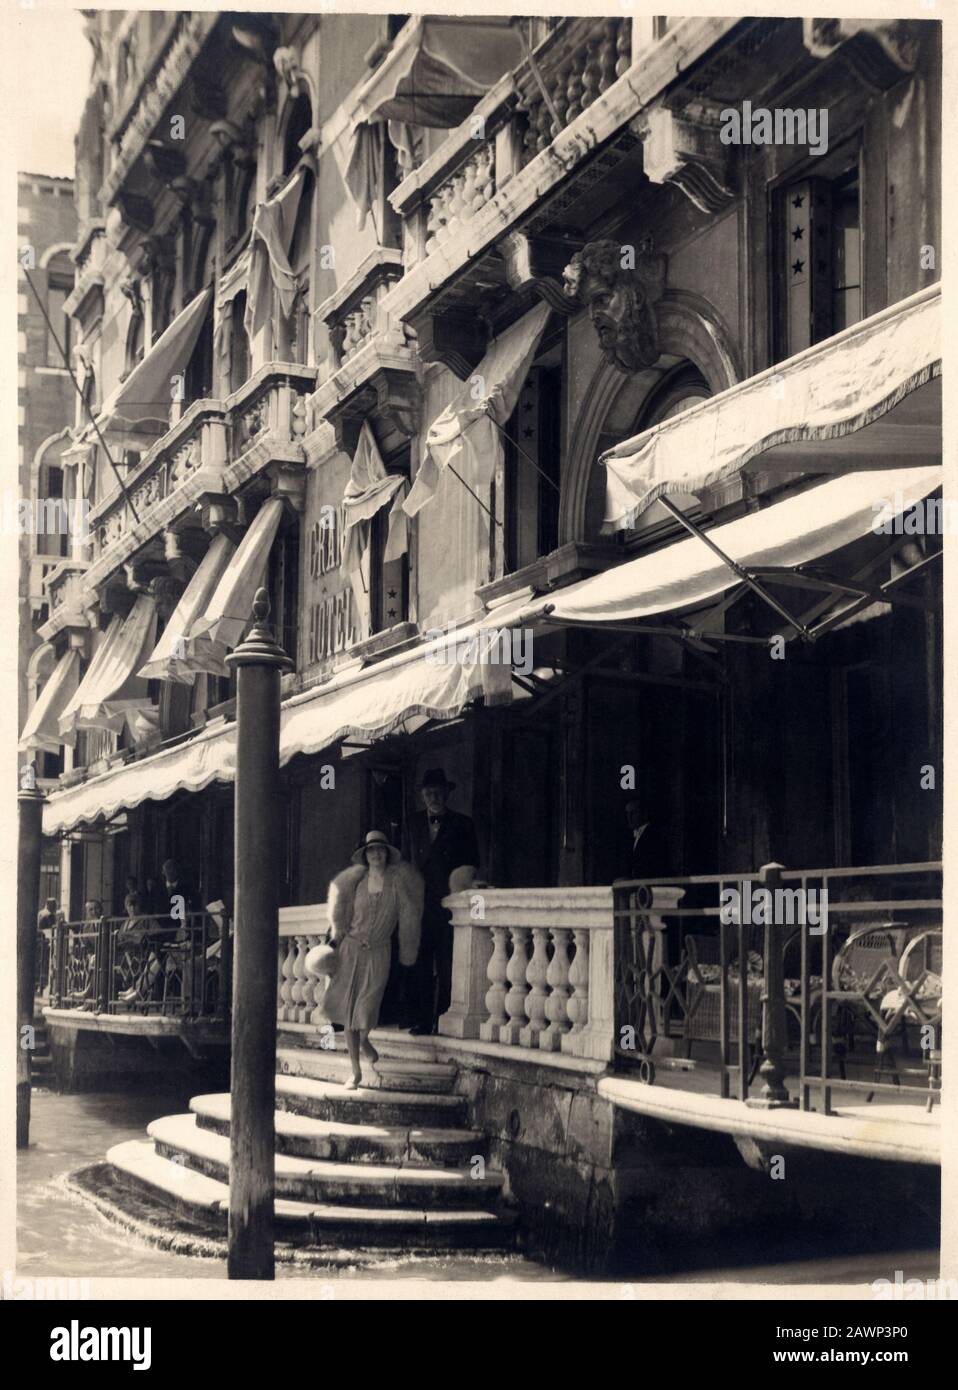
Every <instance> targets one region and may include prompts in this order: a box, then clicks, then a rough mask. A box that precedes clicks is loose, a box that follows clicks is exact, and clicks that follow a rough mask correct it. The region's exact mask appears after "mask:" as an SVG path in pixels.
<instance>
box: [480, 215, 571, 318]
mask: <svg viewBox="0 0 958 1390" xmlns="http://www.w3.org/2000/svg"><path fill="white" fill-rule="evenodd" d="M581 247H582V243H581V241H574V240H572V239H571V238H569V237H554V236H530V235H528V234H527V233H526V232H510V233H509V235H508V236H506V237H503V239H502V241H500V242H499V243H498V245H497V247H496V249H497V250H498V251H499V253H500V255H501V256H502V259H503V261H504V262H505V267H506V281H507V283H508V285H509V287H510V288H511V289H513V290H515V291H516V292H517V293H521V292H522V291H523V290H526V289H532V290H533V291H534V292H535V293H536V294H537V295H538V296H539V298H540V299H544V300H545V302H546V303H547V304H548V305H550V306H551V307H552V308H553V309H556V310H557V311H558V312H559V313H560V314H574V313H576V312H577V310H578V309H579V304H578V302H577V301H576V300H575V299H572V298H570V297H569V295H568V294H566V291H565V286H564V284H563V280H562V276H563V272H564V270H565V267H566V266H567V265H568V264H569V260H570V257H571V256H572V255H573V254H574V253H575V252H577V251H579V250H581Z"/></svg>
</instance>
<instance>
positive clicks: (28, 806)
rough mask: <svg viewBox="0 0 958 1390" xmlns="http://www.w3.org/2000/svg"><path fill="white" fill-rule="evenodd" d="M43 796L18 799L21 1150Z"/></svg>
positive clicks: (25, 1138)
mask: <svg viewBox="0 0 958 1390" xmlns="http://www.w3.org/2000/svg"><path fill="white" fill-rule="evenodd" d="M43 800H44V798H43V794H42V793H41V792H38V791H35V790H25V791H21V792H20V793H19V794H18V796H17V815H18V822H19V824H18V837H17V1148H18V1149H25V1148H26V1147H27V1145H28V1144H29V1142H30V1048H29V1047H28V1046H24V1043H27V1042H29V1035H28V1034H26V1033H24V1031H23V1030H24V1029H25V1028H30V1027H32V1026H33V987H34V980H35V977H36V971H37V911H38V899H39V896H40V838H41V834H42V830H43Z"/></svg>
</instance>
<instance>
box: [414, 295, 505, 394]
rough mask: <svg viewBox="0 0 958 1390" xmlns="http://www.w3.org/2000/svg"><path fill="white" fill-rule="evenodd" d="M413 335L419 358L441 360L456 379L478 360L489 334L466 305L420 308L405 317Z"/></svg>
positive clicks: (471, 367) (468, 371) (463, 376)
mask: <svg viewBox="0 0 958 1390" xmlns="http://www.w3.org/2000/svg"><path fill="white" fill-rule="evenodd" d="M406 321H407V323H408V324H409V326H410V327H411V328H412V329H413V331H414V332H415V334H416V338H417V344H416V345H417V347H418V349H419V356H420V358H421V359H422V361H423V362H441V363H442V364H443V366H444V367H448V368H449V370H450V371H451V372H455V374H456V376H457V377H459V378H460V380H462V381H465V379H466V377H467V376H468V375H469V373H470V372H471V371H472V370H473V368H474V367H476V366H478V364H479V363H480V362H481V361H482V357H483V354H484V353H485V351H486V347H487V346H488V342H489V334H488V332H487V331H486V328H485V325H484V324H483V322H482V320H481V319H480V318H479V317H478V315H477V314H476V313H475V312H474V311H473V312H470V311H469V310H468V309H442V310H437V309H428V308H427V309H423V310H421V311H419V312H418V313H414V314H410V315H409V317H408V319H407V320H406Z"/></svg>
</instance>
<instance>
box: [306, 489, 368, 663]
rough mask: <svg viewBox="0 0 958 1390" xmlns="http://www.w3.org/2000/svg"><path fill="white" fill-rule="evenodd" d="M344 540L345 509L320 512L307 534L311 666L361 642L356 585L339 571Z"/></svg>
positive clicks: (323, 508) (308, 652)
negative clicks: (353, 588) (354, 597)
mask: <svg viewBox="0 0 958 1390" xmlns="http://www.w3.org/2000/svg"><path fill="white" fill-rule="evenodd" d="M342 538H343V513H342V508H341V507H334V506H331V505H329V504H324V505H323V506H321V507H319V508H318V509H316V511H315V514H314V516H313V518H312V520H311V521H309V523H308V526H307V531H306V563H307V603H306V612H305V622H306V660H307V662H308V664H309V665H311V666H312V665H315V664H317V663H319V662H323V661H327V660H328V659H329V658H330V657H333V656H336V655H337V654H338V653H339V652H343V651H346V649H347V648H348V647H350V646H352V644H353V643H354V642H355V641H357V640H358V634H357V631H356V612H355V604H354V599H353V590H352V585H351V584H350V583H349V582H348V581H346V580H344V579H343V577H342V576H341V574H340V571H339V565H340V560H341V559H342Z"/></svg>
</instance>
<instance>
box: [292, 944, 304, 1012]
mask: <svg viewBox="0 0 958 1390" xmlns="http://www.w3.org/2000/svg"><path fill="white" fill-rule="evenodd" d="M294 940H295V942H296V954H295V956H294V957H293V972H292V981H291V989H290V999H291V1001H292V1005H293V1009H292V1014H291V1019H290V1021H291V1022H292V1023H304V1022H305V1021H306V1010H305V1008H304V1007H303V1006H304V1003H305V994H304V982H305V979H306V964H305V962H306V949H307V948H306V938H305V936H297V937H295V938H294Z"/></svg>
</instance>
